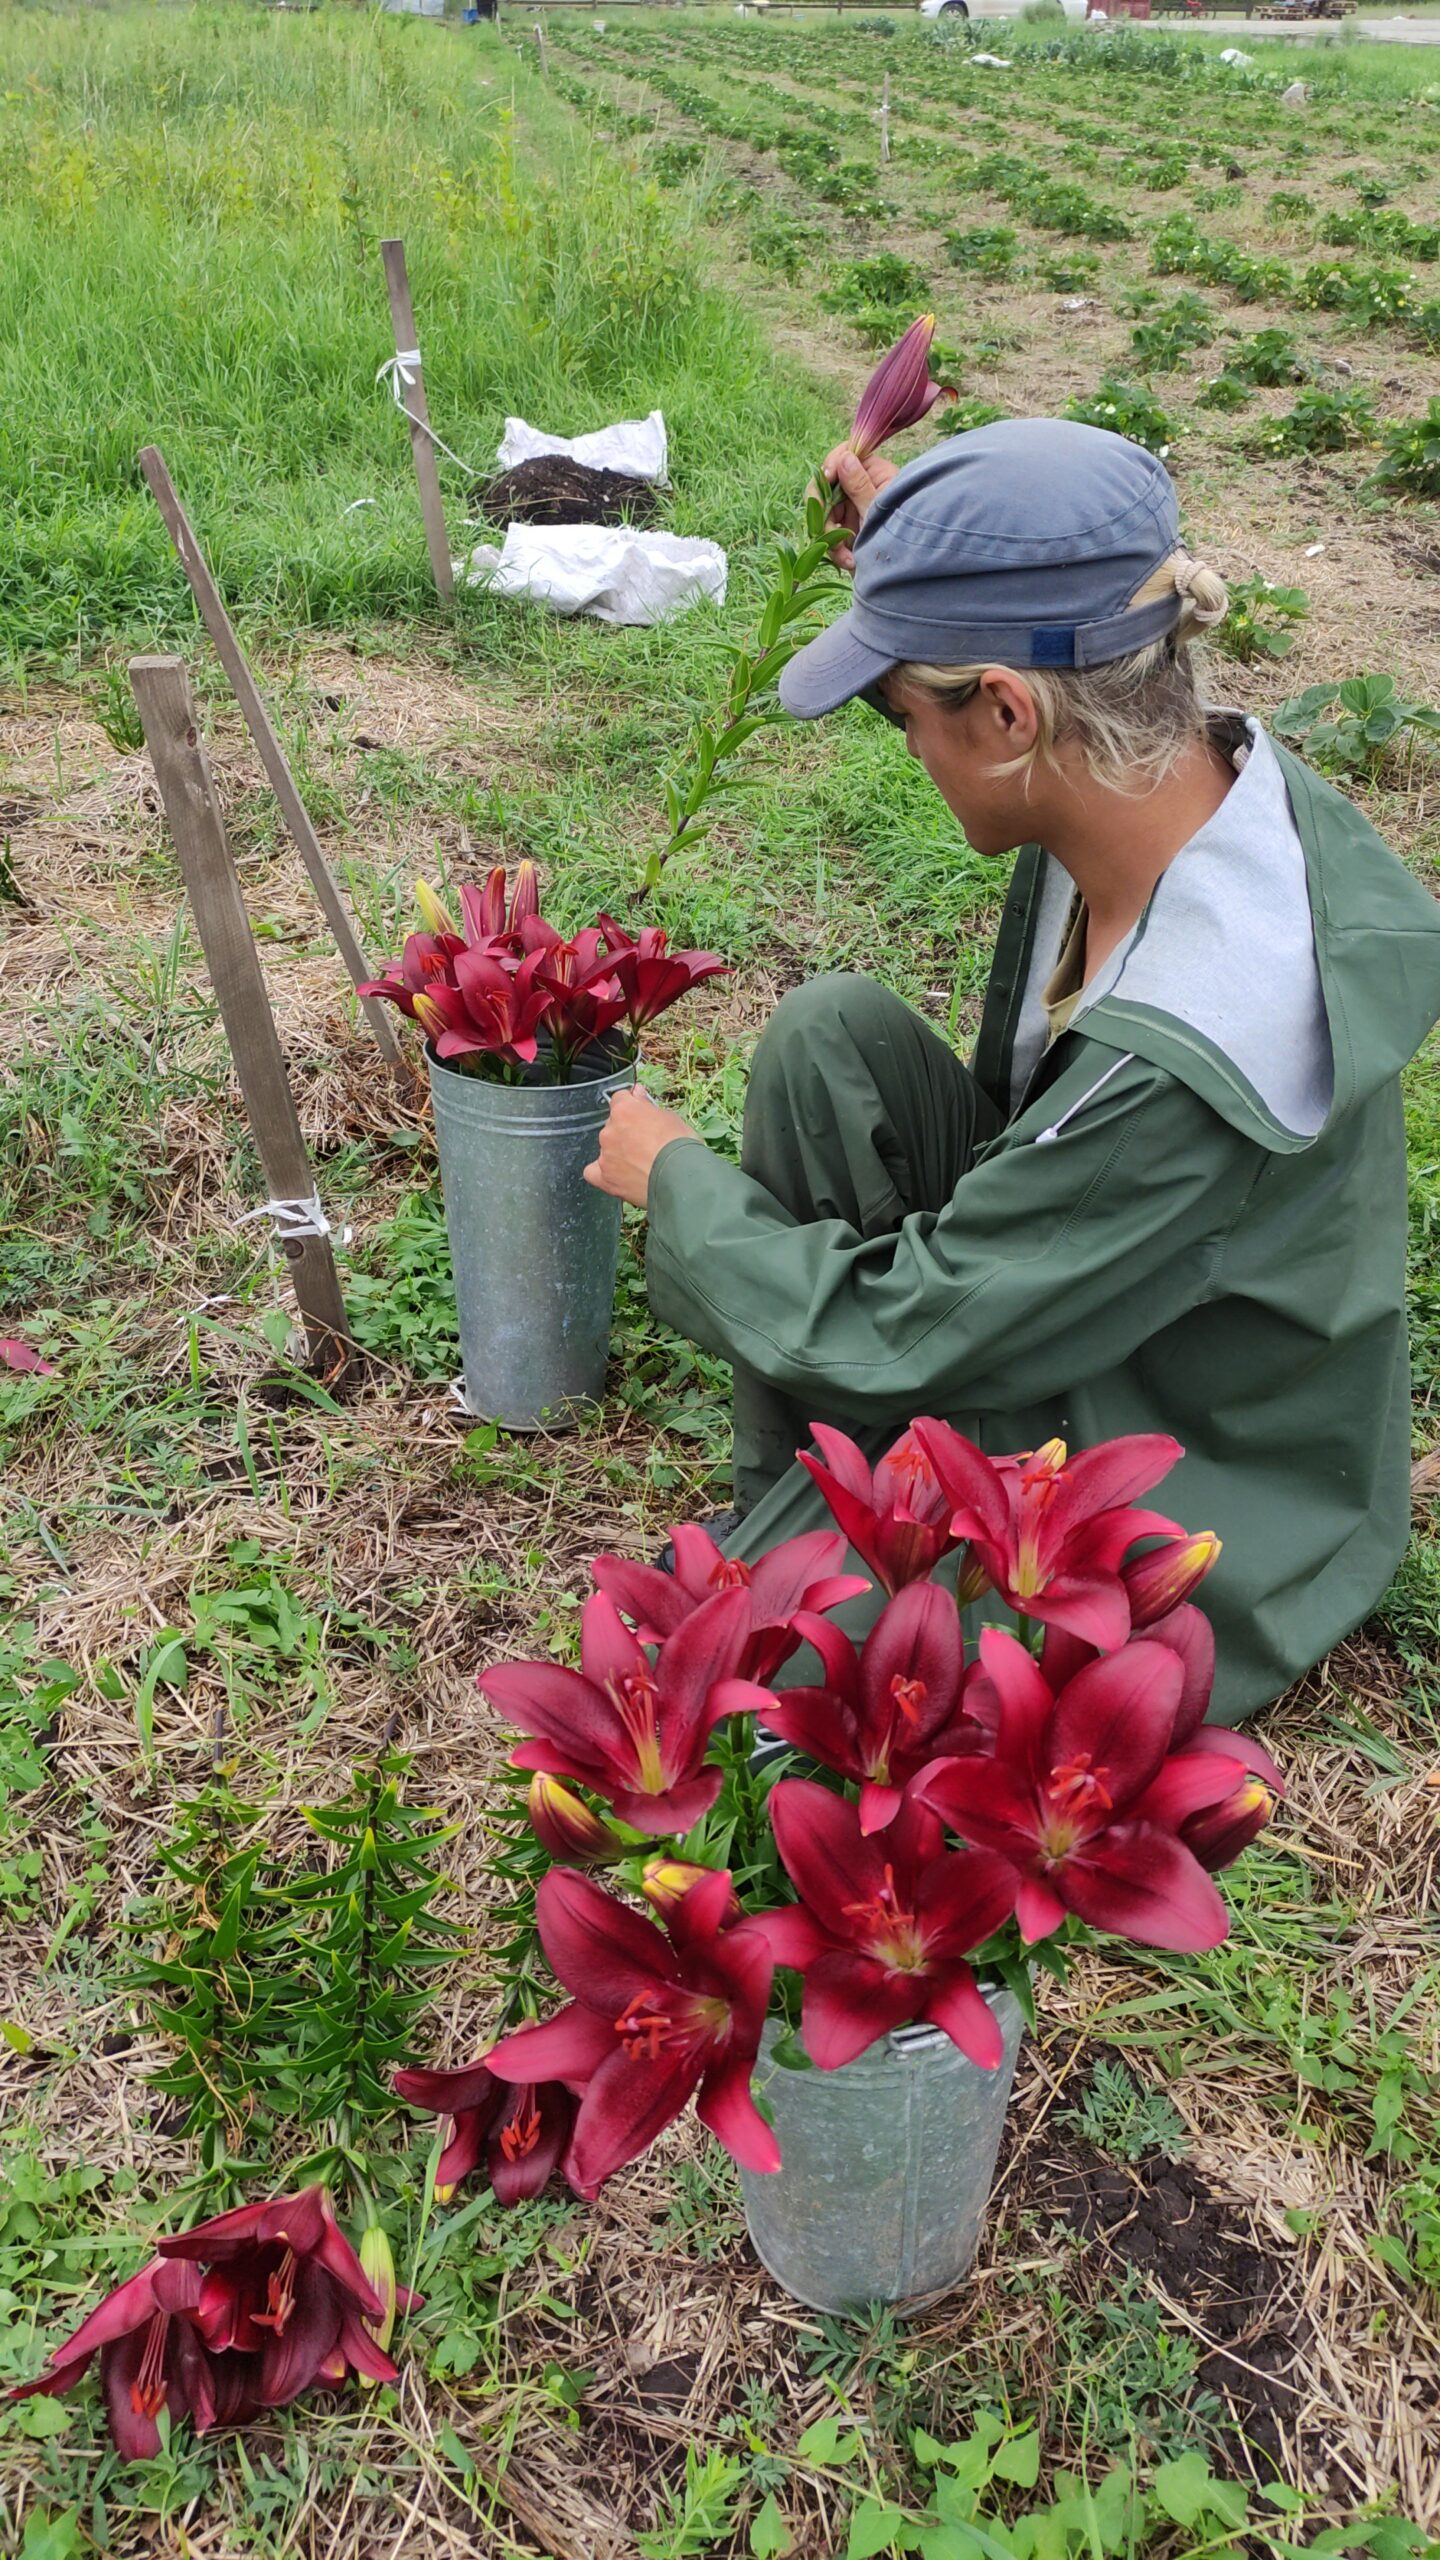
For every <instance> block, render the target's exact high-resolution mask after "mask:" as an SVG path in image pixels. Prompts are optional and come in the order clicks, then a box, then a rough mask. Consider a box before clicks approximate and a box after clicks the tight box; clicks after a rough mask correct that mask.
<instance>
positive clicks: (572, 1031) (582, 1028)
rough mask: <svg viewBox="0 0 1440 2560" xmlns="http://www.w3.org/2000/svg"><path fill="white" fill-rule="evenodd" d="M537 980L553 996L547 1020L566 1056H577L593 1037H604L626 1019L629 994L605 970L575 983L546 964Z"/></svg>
mask: <svg viewBox="0 0 1440 2560" xmlns="http://www.w3.org/2000/svg"><path fill="white" fill-rule="evenodd" d="M536 984H537V985H538V986H541V987H543V988H544V990H545V993H546V996H547V997H548V999H549V1006H550V1010H549V1012H548V1014H547V1016H546V1022H547V1024H548V1027H549V1032H550V1037H551V1039H552V1041H553V1042H554V1044H555V1047H556V1049H557V1050H558V1051H559V1052H560V1054H561V1055H562V1056H564V1057H574V1056H575V1055H576V1053H577V1052H578V1051H579V1050H581V1049H588V1048H589V1047H590V1045H591V1043H592V1042H593V1041H596V1040H603V1039H604V1037H605V1035H606V1033H607V1031H613V1030H614V1029H615V1027H616V1024H617V1023H621V1022H623V1021H624V1019H625V1012H626V1007H625V998H624V996H623V995H622V994H621V992H620V988H619V985H618V984H617V982H616V980H615V979H614V978H611V977H607V976H606V975H605V974H604V973H603V971H602V973H601V974H600V975H599V976H598V977H597V976H594V975H591V976H590V977H587V978H584V979H582V980H580V981H579V982H578V983H577V984H573V985H572V984H571V983H570V982H569V981H568V980H567V979H565V978H557V977H554V976H552V975H551V972H550V971H549V970H548V969H543V968H542V969H541V970H540V972H539V974H538V977H537V979H536Z"/></svg>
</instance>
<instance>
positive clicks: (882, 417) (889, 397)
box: [850, 311, 955, 462]
mask: <svg viewBox="0 0 1440 2560" xmlns="http://www.w3.org/2000/svg"><path fill="white" fill-rule="evenodd" d="M934 335H935V314H934V312H933V311H927V312H925V313H924V314H923V316H922V317H921V318H920V319H919V320H912V321H911V323H910V326H909V328H908V329H907V330H906V332H905V335H904V337H903V338H902V339H901V340H900V341H899V343H898V345H896V346H893V347H892V348H891V350H890V353H889V354H888V356H882V357H881V359H880V362H879V364H877V366H876V367H875V370H874V372H873V373H872V375H871V376H870V379H869V381H868V382H867V383H866V385H865V388H864V391H863V392H862V393H861V395H860V406H859V408H858V409H857V410H856V412H855V424H854V426H853V427H852V429H851V431H850V443H851V447H852V449H853V450H854V452H855V453H857V454H858V455H859V457H860V459H861V461H862V462H863V461H864V460H865V457H866V455H867V454H871V453H874V451H875V450H876V447H877V446H878V445H882V444H884V442H885V440H886V438H887V437H888V436H897V435H898V434H899V433H900V430H901V428H902V427H913V426H917V425H918V424H919V422H920V420H921V419H922V418H923V417H926V416H927V415H928V414H929V412H930V410H931V409H933V408H934V406H935V403H936V401H937V400H953V399H954V397H955V394H954V392H953V391H950V390H947V389H946V388H945V386H944V385H943V384H942V383H939V382H932V381H931V379H930V341H931V339H932V338H933V337H934Z"/></svg>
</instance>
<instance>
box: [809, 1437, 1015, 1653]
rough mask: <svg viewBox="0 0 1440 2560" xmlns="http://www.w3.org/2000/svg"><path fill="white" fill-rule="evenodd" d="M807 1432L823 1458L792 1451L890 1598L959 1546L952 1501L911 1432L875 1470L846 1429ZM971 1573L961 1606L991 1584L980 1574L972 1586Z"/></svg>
mask: <svg viewBox="0 0 1440 2560" xmlns="http://www.w3.org/2000/svg"><path fill="white" fill-rule="evenodd" d="M810 1432H811V1437H812V1438H813V1439H815V1440H818V1442H819V1444H820V1451H821V1457H820V1458H814V1457H812V1456H811V1454H810V1452H809V1450H808V1449H797V1451H796V1453H795V1454H796V1456H797V1457H798V1459H799V1461H800V1464H801V1466H802V1467H808V1468H809V1471H810V1473H811V1475H812V1476H813V1477H814V1479H815V1482H816V1484H817V1485H818V1487H819V1489H820V1492H821V1494H822V1495H823V1496H824V1499H825V1502H826V1504H827V1506H828V1508H829V1510H830V1511H831V1512H832V1513H833V1514H834V1517H835V1518H836V1520H837V1521H838V1522H839V1524H840V1527H841V1528H842V1529H843V1530H844V1532H845V1537H846V1541H847V1543H848V1544H849V1545H850V1546H852V1547H853V1548H854V1550H855V1553H856V1554H857V1556H861V1557H863V1558H864V1561H865V1562H866V1564H868V1566H869V1567H870V1570H871V1572H872V1573H873V1574H874V1576H875V1579H876V1581H877V1582H878V1583H880V1584H881V1586H882V1587H883V1589H885V1590H886V1591H888V1592H890V1593H891V1595H892V1597H893V1595H894V1593H895V1592H897V1591H899V1590H902V1589H903V1587H904V1585H905V1584H906V1583H907V1582H919V1581H922V1580H923V1579H925V1578H926V1577H927V1576H928V1575H929V1574H931V1573H933V1572H934V1570H935V1567H936V1565H937V1564H938V1563H939V1561H940V1558H941V1557H942V1556H943V1555H948V1553H949V1551H950V1549H951V1548H952V1547H958V1546H959V1544H960V1540H959V1538H958V1536H957V1535H956V1534H955V1532H954V1531H953V1530H952V1528H951V1526H950V1515H951V1513H952V1511H953V1510H954V1508H955V1505H954V1503H953V1501H952V1500H951V1499H950V1496H949V1495H948V1494H947V1493H946V1492H945V1490H944V1488H943V1486H942V1485H941V1483H940V1479H939V1477H938V1476H937V1475H936V1473H935V1470H934V1468H933V1467H932V1465H931V1464H930V1459H929V1456H928V1454H927V1453H926V1451H925V1449H924V1448H923V1447H922V1446H921V1444H920V1442H919V1440H917V1438H916V1436H915V1434H914V1432H913V1431H902V1433H901V1435H900V1437H899V1439H898V1440H897V1441H896V1443H895V1445H894V1447H893V1448H892V1449H887V1451H886V1453H885V1455H884V1457H883V1458H881V1459H879V1460H878V1461H877V1463H876V1465H875V1468H874V1470H873V1472H872V1470H871V1467H870V1464H869V1461H868V1459H867V1458H866V1456H865V1454H864V1452H863V1450H861V1449H858V1448H857V1447H856V1445H855V1442H854V1441H853V1440H851V1439H848V1438H847V1437H846V1435H845V1433H844V1432H843V1431H835V1430H833V1429H832V1428H831V1426H830V1425H829V1423H826V1422H812V1423H811V1425H810ZM821 1458H823V1460H824V1464H823V1465H822V1464H821ZM971 1579H972V1577H969V1576H967V1577H966V1583H967V1587H966V1588H965V1590H963V1591H962V1592H961V1594H960V1605H961V1607H962V1608H964V1607H965V1605H966V1604H967V1602H968V1601H970V1600H978V1598H979V1597H980V1594H981V1592H982V1591H984V1590H987V1589H988V1587H989V1585H988V1581H987V1578H986V1576H985V1575H984V1574H983V1573H982V1574H980V1576H979V1579H978V1581H975V1582H974V1587H973V1588H971V1587H969V1585H970V1582H971Z"/></svg>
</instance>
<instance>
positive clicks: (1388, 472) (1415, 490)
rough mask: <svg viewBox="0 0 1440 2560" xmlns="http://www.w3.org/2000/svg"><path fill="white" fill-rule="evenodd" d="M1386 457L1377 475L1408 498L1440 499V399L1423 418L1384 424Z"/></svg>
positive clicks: (1383, 442)
mask: <svg viewBox="0 0 1440 2560" xmlns="http://www.w3.org/2000/svg"><path fill="white" fill-rule="evenodd" d="M1380 442H1381V445H1382V447H1383V449H1384V457H1385V458H1384V460H1383V461H1382V462H1381V464H1380V466H1379V469H1378V470H1377V471H1376V473H1375V478H1376V479H1377V480H1379V481H1382V482H1384V484H1385V485H1386V486H1387V487H1389V488H1392V489H1398V490H1399V491H1400V492H1401V494H1402V495H1403V496H1405V497H1408V498H1440V398H1436V399H1433V400H1432V401H1431V402H1430V405H1429V407H1428V409H1427V410H1426V411H1425V414H1424V416H1423V417H1420V418H1399V419H1397V420H1396V422H1395V424H1394V425H1393V426H1388V427H1382V428H1381V430H1380Z"/></svg>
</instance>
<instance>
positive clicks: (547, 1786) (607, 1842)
mask: <svg viewBox="0 0 1440 2560" xmlns="http://www.w3.org/2000/svg"><path fill="white" fill-rule="evenodd" d="M525 1811H526V1813H527V1815H528V1817H529V1821H530V1828H531V1830H532V1831H533V1832H534V1834H535V1837H536V1839H537V1840H538V1841H539V1842H540V1843H541V1845H542V1847H544V1848H546V1849H548V1850H549V1852H550V1855H551V1857H552V1858H554V1859H556V1860H558V1862H559V1864H560V1865H561V1866H562V1867H608V1866H612V1865H613V1864H614V1862H615V1860H616V1859H617V1858H623V1857H625V1856H627V1855H628V1843H627V1842H626V1841H624V1840H622V1839H621V1837H620V1834H619V1832H618V1831H617V1830H616V1829H615V1826H614V1824H613V1823H610V1822H602V1821H601V1819H600V1816H599V1814H598V1813H592V1811H591V1809H590V1807H589V1805H588V1804H586V1803H585V1801H584V1799H583V1798H582V1797H580V1796H577V1795H576V1794H575V1793H574V1792H573V1790H572V1789H571V1788H569V1787H567V1786H565V1785H563V1784H562V1783H561V1781H560V1779H559V1778H552V1777H551V1776H550V1774H549V1772H548V1771H547V1770H545V1769H537V1770H536V1772H535V1775H534V1777H533V1778H532V1779H531V1781H530V1789H529V1793H528V1794H527V1796H526V1798H525Z"/></svg>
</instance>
